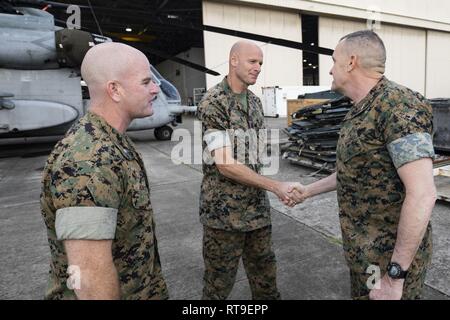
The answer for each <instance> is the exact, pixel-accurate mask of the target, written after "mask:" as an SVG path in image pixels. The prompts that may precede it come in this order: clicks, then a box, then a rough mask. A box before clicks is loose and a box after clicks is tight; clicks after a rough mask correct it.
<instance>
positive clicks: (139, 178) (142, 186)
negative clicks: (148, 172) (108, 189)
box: [128, 167, 151, 210]
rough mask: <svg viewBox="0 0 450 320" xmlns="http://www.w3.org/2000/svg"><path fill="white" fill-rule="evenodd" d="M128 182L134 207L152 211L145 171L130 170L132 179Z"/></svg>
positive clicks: (138, 169)
mask: <svg viewBox="0 0 450 320" xmlns="http://www.w3.org/2000/svg"><path fill="white" fill-rule="evenodd" d="M128 181H129V188H130V195H131V202H132V205H133V207H134V208H135V209H138V210H148V209H150V208H151V205H150V192H149V189H148V188H147V183H146V177H145V173H144V171H143V170H140V167H138V168H132V169H131V170H130V179H129V180H128Z"/></svg>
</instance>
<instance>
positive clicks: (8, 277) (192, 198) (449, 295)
mask: <svg viewBox="0 0 450 320" xmlns="http://www.w3.org/2000/svg"><path fill="white" fill-rule="evenodd" d="M267 121H268V124H269V127H272V128H283V127H284V126H285V122H286V119H267ZM193 127H194V125H193V121H192V118H190V117H185V122H184V123H183V124H182V125H181V126H180V127H179V128H184V129H187V130H188V131H189V132H192V131H193ZM186 132H187V131H185V133H186ZM178 133H183V132H182V131H178ZM130 135H131V136H132V137H133V139H134V140H135V142H136V144H137V146H138V149H139V151H140V152H141V154H142V155H143V158H144V162H145V165H146V168H147V173H148V176H149V179H150V182H151V199H152V204H153V208H154V214H155V220H156V225H157V227H156V234H157V237H158V241H159V242H158V244H159V251H160V255H161V260H162V267H163V272H164V275H165V277H166V281H167V284H168V287H169V292H170V296H171V298H172V299H199V298H200V297H201V290H202V276H203V260H202V254H201V237H202V226H201V224H200V223H199V221H198V220H199V219H198V198H199V190H200V183H201V179H202V174H201V166H200V165H198V164H181V165H175V164H174V163H173V162H172V161H171V153H172V150H173V147H174V146H180V144H179V142H170V141H169V142H161V141H157V140H155V138H154V136H153V133H152V132H151V131H142V132H138V133H131V134H130ZM282 138H283V137H282ZM191 144H195V145H197V146H198V141H196V142H192V143H191ZM44 149H45V148H44ZM34 151H35V152H34V154H28V155H27V156H26V157H19V156H16V157H9V158H0V242H1V243H2V245H1V246H0V257H1V259H0V299H41V298H42V296H43V294H44V291H45V286H46V280H47V272H48V261H49V249H48V245H47V239H46V231H45V227H44V224H43V221H42V218H41V215H40V211H39V192H40V177H41V171H42V169H43V166H44V163H45V160H46V158H47V156H46V155H43V153H45V150H44V152H42V149H39V148H37V149H36V148H35V150H34ZM0 153H1V152H0ZM16 155H17V153H16ZM312 172H313V171H312V170H309V169H306V168H303V167H299V166H295V165H291V164H290V163H289V162H287V161H285V160H280V169H279V171H278V172H277V173H276V174H274V175H273V176H272V177H273V178H275V179H280V180H284V181H298V180H300V181H301V182H302V183H310V182H313V181H314V180H316V179H318V178H320V176H317V175H316V176H310V175H311V173H312ZM270 197H271V205H272V219H273V243H274V250H275V253H276V256H277V260H278V284H279V289H280V292H281V294H282V297H283V299H349V298H350V294H349V290H350V288H349V276H348V271H347V267H346V265H345V262H344V258H343V252H342V248H341V245H340V241H341V240H340V239H341V236H340V229H339V221H338V218H337V202H336V194H335V193H334V192H332V193H329V194H325V195H322V196H319V197H317V198H316V199H312V200H308V201H307V202H305V203H304V204H301V205H298V206H297V207H295V208H293V209H290V208H286V207H284V206H283V205H282V204H281V203H280V202H279V201H278V200H277V199H276V198H275V197H274V196H272V195H271V196H270ZM433 227H434V230H433V237H434V256H433V262H432V266H431V268H430V270H429V272H428V276H427V281H426V284H427V286H426V290H425V298H426V299H450V234H449V232H448V230H449V229H450V205H449V204H447V203H443V202H438V203H437V204H436V207H435V210H434V212H433ZM249 298H250V290H249V286H248V282H247V280H246V276H245V273H244V272H243V267H242V265H241V266H240V268H239V271H238V276H237V281H236V284H235V286H234V288H233V291H232V293H231V296H230V299H249Z"/></svg>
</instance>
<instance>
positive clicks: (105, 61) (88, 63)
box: [81, 42, 149, 96]
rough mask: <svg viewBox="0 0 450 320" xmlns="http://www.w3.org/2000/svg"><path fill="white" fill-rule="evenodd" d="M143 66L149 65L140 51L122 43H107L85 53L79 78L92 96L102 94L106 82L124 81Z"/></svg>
mask: <svg viewBox="0 0 450 320" xmlns="http://www.w3.org/2000/svg"><path fill="white" fill-rule="evenodd" d="M143 64H147V65H148V64H149V63H148V60H147V57H146V56H145V55H144V54H143V53H142V52H141V51H139V50H137V49H135V48H133V47H131V46H128V45H126V44H123V43H117V42H107V43H102V44H99V45H96V46H94V47H93V48H91V49H90V50H89V51H88V52H87V53H86V56H85V57H84V59H83V63H82V64H81V76H82V77H83V79H84V81H85V82H86V84H87V85H88V87H89V92H90V93H91V96H92V95H96V94H102V92H101V91H103V89H106V88H105V85H106V84H107V82H108V81H114V80H118V79H124V78H125V79H126V78H127V77H128V76H129V75H130V74H132V73H133V70H134V69H135V68H137V67H138V66H140V67H142V65H143Z"/></svg>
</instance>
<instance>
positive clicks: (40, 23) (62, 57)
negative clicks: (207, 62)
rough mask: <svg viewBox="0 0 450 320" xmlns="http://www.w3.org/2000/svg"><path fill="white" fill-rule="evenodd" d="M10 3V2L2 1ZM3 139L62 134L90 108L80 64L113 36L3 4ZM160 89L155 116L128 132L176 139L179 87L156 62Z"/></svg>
mask: <svg viewBox="0 0 450 320" xmlns="http://www.w3.org/2000/svg"><path fill="white" fill-rule="evenodd" d="M1 4H3V5H5V4H8V3H5V2H2V3H1ZM0 9H1V10H0V43H2V44H8V45H2V46H1V47H0V140H8V139H9V140H13V141H14V143H17V142H18V141H22V142H23V141H27V139H28V140H29V138H30V137H49V136H54V137H57V136H62V135H64V134H65V132H66V131H67V130H68V129H69V128H70V126H71V125H72V124H73V123H74V122H75V121H76V120H77V119H79V118H80V117H81V116H83V115H84V114H85V113H86V112H87V109H88V105H89V93H88V90H87V87H86V85H85V83H84V82H83V81H82V79H81V75H80V70H79V68H80V66H81V62H82V60H83V57H84V55H85V54H86V52H87V51H88V50H89V49H90V48H91V47H92V46H94V45H96V44H99V43H103V42H110V41H112V39H111V38H109V37H105V36H102V35H98V34H94V33H89V32H86V31H82V30H77V29H67V28H61V27H57V26H55V22H54V17H53V15H52V14H50V13H49V12H46V11H44V10H39V9H36V8H29V7H12V6H6V7H5V6H2V7H0ZM151 72H152V73H153V75H154V77H155V78H156V80H157V82H158V84H159V86H160V92H159V94H158V96H157V99H156V100H155V101H154V103H153V109H154V113H153V115H152V116H150V117H146V118H142V119H135V120H133V121H132V123H131V124H130V126H129V128H128V131H135V130H148V129H154V134H155V137H156V139H157V140H170V139H171V136H172V132H173V129H172V128H171V127H170V126H169V124H172V125H173V126H176V125H177V124H178V123H181V122H182V119H181V115H182V114H183V113H184V112H195V111H196V107H195V106H183V105H182V104H181V97H180V94H179V92H178V90H177V89H176V88H175V86H173V85H172V84H171V83H170V82H169V81H167V80H166V79H164V78H163V77H162V76H161V74H160V73H159V72H158V71H157V70H156V69H155V68H154V67H153V66H151Z"/></svg>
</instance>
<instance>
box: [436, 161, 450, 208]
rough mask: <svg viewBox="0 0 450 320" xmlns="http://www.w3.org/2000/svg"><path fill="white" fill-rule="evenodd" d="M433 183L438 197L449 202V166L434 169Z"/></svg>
mask: <svg viewBox="0 0 450 320" xmlns="http://www.w3.org/2000/svg"><path fill="white" fill-rule="evenodd" d="M434 184H435V185H436V190H437V194H438V199H439V200H442V201H446V202H450V166H445V167H440V168H436V169H434Z"/></svg>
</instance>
